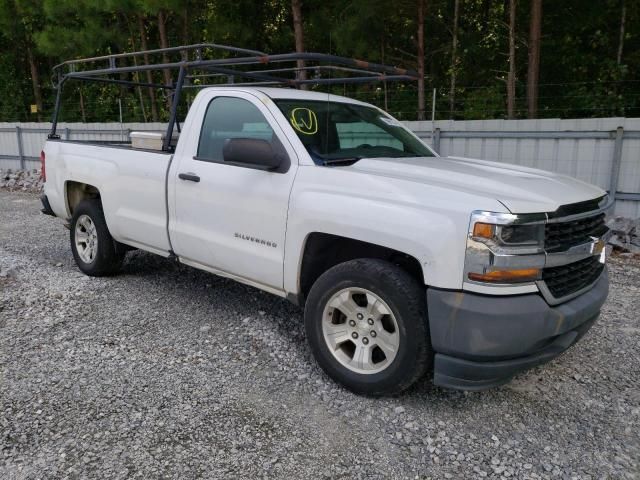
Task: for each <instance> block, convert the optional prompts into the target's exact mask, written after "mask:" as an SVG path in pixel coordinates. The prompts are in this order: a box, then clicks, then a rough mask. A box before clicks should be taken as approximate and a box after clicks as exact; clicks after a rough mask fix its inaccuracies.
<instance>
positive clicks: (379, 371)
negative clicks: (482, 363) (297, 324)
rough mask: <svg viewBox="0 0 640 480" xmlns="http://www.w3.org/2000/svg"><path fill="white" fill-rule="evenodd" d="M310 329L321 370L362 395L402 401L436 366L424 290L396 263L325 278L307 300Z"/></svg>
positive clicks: (365, 265) (365, 264) (366, 262)
mask: <svg viewBox="0 0 640 480" xmlns="http://www.w3.org/2000/svg"><path fill="white" fill-rule="evenodd" d="M305 328H306V332H307V338H308V341H309V344H310V346H311V349H312V351H313V353H314V355H315V357H316V359H317V361H318V363H319V364H320V366H321V367H322V369H323V370H324V371H325V372H327V374H328V375H329V376H331V377H332V378H333V379H334V380H336V381H337V382H339V383H341V384H343V385H344V386H346V387H347V388H349V389H350V390H352V391H354V392H356V393H362V394H368V395H387V394H394V393H399V392H401V391H402V390H405V389H406V388H408V387H409V386H411V385H412V384H413V383H415V382H416V380H418V379H419V378H420V377H421V376H423V375H424V373H425V372H426V371H427V370H428V369H429V368H430V366H431V362H432V351H431V343H430V339H429V334H428V328H427V312H426V298H425V292H424V287H422V286H421V285H420V284H419V283H418V282H417V281H416V280H415V279H413V278H412V277H411V276H410V275H409V274H408V273H407V272H405V271H404V270H402V269H401V268H399V267H398V266H396V265H394V264H392V263H390V262H386V261H382V260H377V259H358V260H352V261H349V262H345V263H342V264H340V265H337V266H335V267H333V268H331V269H329V270H328V271H327V272H325V273H324V274H323V275H322V276H320V278H319V279H318V280H317V281H316V282H315V284H314V285H313V287H312V288H311V291H310V292H309V297H308V299H307V302H306V307H305Z"/></svg>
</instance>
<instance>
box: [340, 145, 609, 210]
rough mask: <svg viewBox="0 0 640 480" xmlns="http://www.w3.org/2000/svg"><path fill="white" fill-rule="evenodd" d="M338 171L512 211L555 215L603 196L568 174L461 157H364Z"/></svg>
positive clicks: (590, 186)
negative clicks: (405, 182) (448, 192)
mask: <svg viewBox="0 0 640 480" xmlns="http://www.w3.org/2000/svg"><path fill="white" fill-rule="evenodd" d="M340 168H348V169H350V170H353V171H358V172H362V173H367V174H370V175H380V176H385V177H389V178H398V179H402V180H408V181H413V182H419V183H424V184H428V185H434V186H438V187H441V188H447V189H450V190H454V191H460V192H464V193H468V194H474V195H478V196H483V197H490V198H492V199H494V200H498V201H499V202H500V203H502V204H503V205H504V206H505V207H506V208H507V209H509V211H510V212H511V213H536V212H553V211H555V210H557V209H558V207H560V206H561V205H566V204H570V203H577V202H583V201H586V200H592V199H594V198H598V197H601V196H602V195H604V194H605V193H606V192H605V191H604V190H602V189H601V188H598V187H596V186H595V185H590V184H588V183H585V182H582V181H580V180H577V179H575V178H572V177H568V176H566V175H560V174H557V173H552V172H547V171H544V170H537V169H534V168H528V167H520V166H517V165H509V164H504V163H498V162H488V161H484V160H475V159H471V158H462V157H419V158H375V159H362V160H360V161H358V162H356V163H355V164H354V165H352V166H350V167H340Z"/></svg>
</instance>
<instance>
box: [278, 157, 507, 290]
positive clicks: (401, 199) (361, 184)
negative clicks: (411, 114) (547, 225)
mask: <svg viewBox="0 0 640 480" xmlns="http://www.w3.org/2000/svg"><path fill="white" fill-rule="evenodd" d="M437 190H443V189H441V188H437V187H431V186H428V185H424V184H419V183H416V182H410V181H401V180H397V179H381V178H380V177H371V176H368V175H363V174H361V173H357V172H353V171H348V170H346V169H344V170H340V169H336V168H326V167H303V168H301V169H300V171H299V173H298V177H297V178H296V184H295V185H294V188H293V191H292V196H291V201H290V206H289V218H288V223H287V237H286V246H285V263H284V287H285V291H287V292H289V293H293V294H296V295H297V294H299V292H300V285H299V278H300V270H301V262H302V258H303V255H304V249H305V244H306V241H307V238H308V237H309V235H310V234H311V233H314V232H320V233H328V234H332V235H338V236H342V237H346V238H351V239H354V240H360V241H365V242H368V243H373V244H376V245H380V246H383V247H387V248H391V249H394V250H397V251H400V252H402V253H405V254H407V255H410V256H412V257H414V258H415V259H417V260H418V261H419V262H420V265H421V266H422V271H423V273H424V282H425V284H426V285H430V286H436V287H439V288H455V289H460V288H462V272H463V267H464V252H465V248H466V247H465V245H466V236H467V231H468V227H469V215H470V212H471V211H472V210H473V205H474V203H473V202H470V201H469V200H470V199H467V198H460V197H464V195H462V196H460V195H458V198H456V199H455V200H451V199H449V198H447V196H451V193H450V192H446V191H445V192H442V191H437ZM496 203H497V202H496ZM476 204H477V203H476ZM479 208H494V209H495V208H499V205H496V204H495V203H493V202H490V204H489V205H488V204H487V202H484V203H482V207H479Z"/></svg>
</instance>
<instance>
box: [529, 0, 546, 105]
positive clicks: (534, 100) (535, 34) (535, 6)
mask: <svg viewBox="0 0 640 480" xmlns="http://www.w3.org/2000/svg"><path fill="white" fill-rule="evenodd" d="M541 30H542V0H531V15H530V19H529V63H528V69H527V107H528V108H527V113H528V116H529V118H536V117H537V116H538V80H539V77H540V35H541Z"/></svg>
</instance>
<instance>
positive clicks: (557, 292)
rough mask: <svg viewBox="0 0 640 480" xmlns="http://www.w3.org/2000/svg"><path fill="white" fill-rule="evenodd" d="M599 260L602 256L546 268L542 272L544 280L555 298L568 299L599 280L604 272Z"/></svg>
mask: <svg viewBox="0 0 640 480" xmlns="http://www.w3.org/2000/svg"><path fill="white" fill-rule="evenodd" d="M599 258H600V256H599V255H596V256H593V257H589V258H585V259H584V260H580V261H578V262H574V263H570V264H568V265H562V266H560V267H552V268H545V269H543V270H542V280H543V281H544V282H545V284H546V285H547V288H548V289H549V292H551V295H553V296H554V298H563V297H566V296H567V295H571V294H572V293H574V292H577V291H579V290H582V289H583V288H585V287H588V286H589V285H591V284H592V283H594V282H595V281H596V280H597V279H598V277H599V276H600V274H601V273H602V270H604V265H603V264H602V263H600V260H599Z"/></svg>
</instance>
